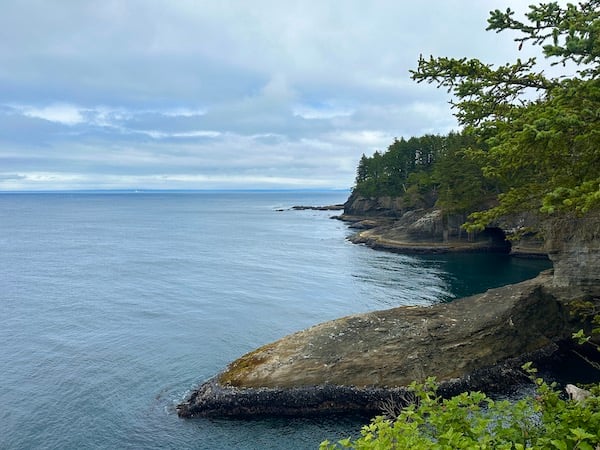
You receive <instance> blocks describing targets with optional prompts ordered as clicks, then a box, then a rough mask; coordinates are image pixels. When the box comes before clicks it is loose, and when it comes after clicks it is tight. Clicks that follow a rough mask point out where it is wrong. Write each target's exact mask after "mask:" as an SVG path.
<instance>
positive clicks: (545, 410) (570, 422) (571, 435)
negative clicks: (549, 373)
mask: <svg viewBox="0 0 600 450" xmlns="http://www.w3.org/2000/svg"><path fill="white" fill-rule="evenodd" d="M523 368H524V369H525V370H526V371H528V372H529V374H530V376H531V377H532V379H533V380H534V381H535V383H536V387H537V392H536V395H535V396H529V397H526V398H523V399H521V400H519V401H516V402H509V401H507V400H502V401H495V400H492V399H491V398H489V397H487V396H486V395H485V394H483V393H481V392H469V393H462V394H460V395H457V396H455V397H452V398H450V399H442V398H441V397H439V396H438V395H437V394H436V383H435V381H434V379H432V378H430V379H428V380H427V381H426V382H425V383H424V384H417V383H413V384H412V385H411V386H410V389H411V390H412V392H413V393H414V395H415V398H416V401H415V402H414V403H413V404H411V405H409V406H407V407H406V408H404V409H403V410H402V411H401V412H400V413H399V414H398V416H397V417H396V418H395V419H393V420H392V419H388V418H386V417H383V416H378V417H376V418H375V419H373V420H372V421H371V423H370V424H369V425H366V426H364V427H363V428H362V430H361V437H360V438H358V439H355V440H353V439H343V440H341V441H339V442H338V443H337V444H332V443H331V442H329V441H325V442H323V443H322V444H321V446H320V448H321V450H334V449H341V448H352V449H386V450H387V449H417V450H418V449H448V450H450V449H595V448H596V446H597V445H600V398H599V397H598V394H600V385H599V386H596V387H595V388H594V389H593V390H592V394H593V395H592V396H591V397H588V398H587V399H585V400H584V401H581V402H574V401H570V400H565V399H563V397H562V395H561V394H560V392H559V391H557V390H556V386H555V385H554V384H552V385H548V384H547V383H545V382H544V381H543V380H542V379H539V378H536V377H535V369H533V368H532V367H531V365H530V364H526V365H525V366H523Z"/></svg>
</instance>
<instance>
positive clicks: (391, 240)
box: [339, 194, 510, 253]
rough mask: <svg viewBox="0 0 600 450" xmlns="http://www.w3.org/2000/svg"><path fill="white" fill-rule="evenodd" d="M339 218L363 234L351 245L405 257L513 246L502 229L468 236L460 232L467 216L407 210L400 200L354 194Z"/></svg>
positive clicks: (424, 210)
mask: <svg viewBox="0 0 600 450" xmlns="http://www.w3.org/2000/svg"><path fill="white" fill-rule="evenodd" d="M339 218H340V219H342V220H345V221H348V222H350V223H351V225H350V226H351V227H353V228H357V229H360V230H362V231H358V232H357V233H356V234H355V235H353V236H351V237H350V241H352V242H354V243H357V244H366V245H368V246H370V247H372V248H375V249H380V250H390V251H398V252H405V253H443V252H452V251H457V252H468V251H487V252H502V253H506V252H508V251H510V244H509V243H508V242H507V241H506V239H505V235H504V232H503V231H502V230H501V229H500V228H488V229H486V230H484V231H483V232H480V233H473V234H468V233H467V232H466V231H464V230H463V229H462V228H461V225H462V224H463V223H464V222H465V220H466V216H465V215H460V214H453V215H447V214H443V212H442V211H441V210H440V209H436V208H433V207H428V208H421V209H414V208H408V207H407V206H406V205H405V204H404V201H403V200H402V199H401V198H394V197H376V198H366V197H361V196H359V195H356V194H352V195H351V196H350V198H349V199H348V201H347V202H346V203H345V204H344V214H343V215H342V216H340V217H339Z"/></svg>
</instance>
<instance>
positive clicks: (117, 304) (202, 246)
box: [0, 192, 547, 449]
mask: <svg viewBox="0 0 600 450" xmlns="http://www.w3.org/2000/svg"><path fill="white" fill-rule="evenodd" d="M346 196H347V193H346V192H324V193H319V192H269V193H256V192H255V193H252V192H246V193H178V194H173V193H152V194H125V193H121V194H115V193H96V194H84V193H79V194H69V193H60V194H58V193H54V194H51V193H48V194H0V319H1V322H0V342H1V345H2V346H1V347H0V403H1V405H2V407H1V408H0V448H3V449H4V448H7V449H20V448H50V449H76V448H77V449H79V448H144V449H150V448H177V449H184V448H197V449H226V448H227V449H259V448H260V449H267V448H297V449H302V448H316V447H317V446H318V443H319V442H320V441H321V440H323V439H325V438H329V439H330V440H334V439H337V438H342V437H345V436H347V435H349V434H350V433H355V432H356V429H357V428H358V427H359V424H358V423H357V422H356V421H354V420H352V419H342V418H336V419H331V420H322V419H319V420H310V419H298V420H283V419H282V420H276V419H274V420H257V421H231V420H205V419H200V420H182V419H179V418H178V417H177V415H176V412H175V409H174V406H175V404H176V403H178V402H179V401H180V400H182V399H183V397H184V396H185V395H186V393H187V392H188V391H189V390H190V389H191V388H193V387H194V386H196V385H198V384H200V383H201V382H203V381H204V380H206V379H207V378H210V377H211V376H213V375H214V374H216V373H217V372H219V371H220V370H221V369H223V368H224V367H225V366H226V365H227V363H229V362H231V361H232V360H233V359H235V358H237V357H238V356H240V355H242V354H243V353H245V352H247V351H249V350H252V349H253V348H255V347H257V346H260V345H262V344H265V343H267V342H270V341H272V340H275V339H278V338H280V337H282V336H284V335H286V334H289V333H291V332H294V331H297V330H300V329H303V328H306V327H308V326H310V325H313V324H315V323H318V322H322V321H324V320H329V319H333V318H336V317H339V316H342V315H347V314H351V313H357V312H364V311H369V310H374V309H383V308H388V307H392V306H397V305H401V304H423V305H426V304H430V303H432V302H436V301H445V300H448V299H450V298H452V297H454V296H456V295H467V294H471V293H473V292H476V291H480V290H484V289H486V288H488V287H490V286H491V285H494V284H496V285H497V284H504V283H506V282H511V281H515V280H516V279H524V278H528V277H531V276H533V275H535V273H537V272H538V271H539V270H540V269H542V268H545V267H546V265H547V263H545V262H539V261H527V260H514V259H510V258H502V257H490V256H484V255H469V256H460V257H458V256H453V257H446V258H442V257H435V258H421V259H418V258H414V257H409V256H403V255H397V254H389V253H382V252H376V251H373V250H370V249H368V248H365V247H361V246H356V245H352V244H350V243H348V242H347V241H346V240H345V237H346V236H347V235H348V233H349V231H348V230H347V228H346V226H345V225H344V224H343V223H341V222H339V221H336V220H329V218H328V217H329V216H330V215H331V212H319V211H288V210H286V211H277V210H278V209H281V208H289V207H291V206H293V205H297V204H304V205H306V204H315V205H317V204H318V205H323V204H332V203H340V202H343V201H344V200H345V198H346ZM474 268H476V270H475V269H474Z"/></svg>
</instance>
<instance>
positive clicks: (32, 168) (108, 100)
mask: <svg viewBox="0 0 600 450" xmlns="http://www.w3.org/2000/svg"><path fill="white" fill-rule="evenodd" d="M526 4H527V2H523V1H522V0H511V1H508V0H506V1H497V0H488V1H484V0H460V1H459V0H454V1H452V0H445V1H440V0H420V1H410V2H408V1H398V0H370V1H365V0H343V1H342V0H338V1H333V0H315V1H313V0H303V1H290V0H277V1H276V0H252V1H245V0H231V1H226V0H222V1H205V0H164V1H161V0H128V1H124V0H102V1H96V0H94V1H88V0H71V1H69V0H38V1H35V0H3V1H2V7H1V14H0V190H46V189H136V188H138V189H141V188H148V189H222V188H232V189H239V188H250V189H257V188H258V189H262V188H292V189H293V188H343V189H345V188H349V187H351V186H352V184H353V181H354V176H355V171H356V165H357V163H358V159H359V158H360V156H361V154H363V153H366V154H371V153H373V152H374V151H375V150H385V149H386V148H387V146H388V145H389V144H390V143H391V142H392V141H393V139H394V137H401V136H404V137H407V138H408V137H410V136H419V135H422V134H424V133H446V132H448V131H449V130H451V129H456V122H455V120H454V118H453V117H452V114H451V111H450V108H449V106H448V104H447V102H448V100H449V97H448V94H447V93H446V92H445V91H443V90H436V89H435V88H434V87H432V86H428V85H422V84H416V83H414V82H413V81H411V80H410V74H409V72H408V71H409V70H410V69H414V68H415V67H416V64H417V59H418V57H419V54H423V55H426V56H428V55H430V54H433V55H435V56H453V57H462V56H468V57H477V58H480V59H482V60H485V61H489V62H494V63H504V62H508V61H513V60H514V58H515V57H516V56H517V53H518V52H517V50H516V47H517V45H516V44H515V43H514V42H513V41H512V38H511V36H509V35H505V34H504V33H501V34H496V33H493V32H486V31H485V27H486V19H487V17H488V12H489V11H490V10H492V9H496V8H499V9H505V8H506V7H507V6H510V7H512V8H513V9H516V10H517V11H523V10H524V9H525V5H526ZM518 56H521V57H523V56H524V55H523V54H522V53H521V54H519V55H518Z"/></svg>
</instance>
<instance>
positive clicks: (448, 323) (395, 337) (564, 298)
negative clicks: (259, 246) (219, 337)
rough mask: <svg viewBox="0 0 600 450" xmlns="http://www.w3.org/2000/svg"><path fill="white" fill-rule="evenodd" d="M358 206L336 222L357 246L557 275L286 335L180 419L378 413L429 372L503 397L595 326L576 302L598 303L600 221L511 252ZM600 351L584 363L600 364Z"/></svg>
mask: <svg viewBox="0 0 600 450" xmlns="http://www.w3.org/2000/svg"><path fill="white" fill-rule="evenodd" d="M351 200H352V198H351V199H350V200H349V202H350V201H351ZM354 201H355V202H359V203H360V202H361V201H362V202H363V203H361V204H363V206H364V204H367V203H365V202H364V201H363V200H361V199H354ZM378 201H380V199H379V200H378ZM388 203H389V202H388ZM377 204H379V203H377ZM369 205H371V204H369ZM336 206H339V205H336ZM371 206H372V205H371ZM353 208H354V207H353V206H352V205H350V206H349V205H348V203H347V204H346V205H345V208H344V214H343V215H342V216H339V217H337V218H340V219H342V220H345V221H347V222H350V224H351V226H353V227H354V228H356V229H358V230H359V231H358V232H357V233H356V234H355V235H354V236H353V237H351V238H350V239H351V240H352V241H353V242H356V243H364V244H366V245H369V246H371V247H373V248H377V249H382V250H387V251H398V252H404V253H411V252H412V253H435V252H449V251H461V252H465V251H500V252H505V253H507V252H508V251H511V254H513V255H515V247H517V248H518V249H519V251H520V252H522V253H521V254H522V255H525V256H528V257H532V256H533V257H545V256H549V257H550V258H551V260H552V262H553V263H554V269H553V270H549V271H546V272H542V273H541V274H540V275H539V276H538V277H536V278H534V279H532V280H527V281H524V282H522V283H518V284H513V285H508V286H504V287H500V288H496V289H491V290H489V291H487V292H485V293H483V294H479V295H474V296H471V297H467V298H463V299H460V300H455V301H453V302H450V303H440V304H436V305H433V306H430V307H416V306H413V307H399V308H393V309H388V310H383V311H374V312H369V313H365V314H356V315H352V316H348V317H342V318H340V319H337V320H333V321H330V322H325V323H321V324H318V325H315V326H313V327H311V328H309V329H306V330H303V331H300V332H297V333H294V334H292V335H289V336H286V337H284V338H282V339H280V340H278V341H276V342H273V343H270V344H267V345H265V346H263V347H260V348H258V349H256V350H254V351H252V352H250V353H248V354H246V355H244V356H242V357H241V358H239V359H237V360H235V361H234V362H232V363H231V364H230V365H229V366H228V367H227V368H226V369H225V370H224V371H223V372H222V373H221V374H219V375H217V376H216V377H214V378H212V379H211V380H208V381H207V382H205V383H203V384H202V385H201V386H200V387H199V388H198V389H195V390H194V391H193V392H192V393H191V394H190V395H189V396H188V397H187V398H186V399H185V400H184V401H183V402H182V403H181V404H180V405H179V406H178V407H177V408H178V413H179V415H180V416H181V417H197V416H206V417H215V416H216V417H257V416H265V415H266V416H311V415H323V414H339V413H361V414H367V415H373V414H377V413H379V412H380V411H381V409H382V404H383V402H386V401H389V400H390V399H391V400H393V401H394V402H396V403H399V404H401V403H402V401H403V399H405V396H406V387H407V386H409V385H410V383H411V382H413V381H423V380H424V379H425V378H426V377H429V376H434V377H436V379H437V381H438V382H439V383H440V394H441V395H446V396H450V395H454V394H457V393H460V392H464V391H466V390H481V391H484V392H487V393H494V392H505V393H506V392H509V391H511V390H512V389H514V388H515V385H519V384H522V383H526V382H527V378H526V377H525V375H524V374H523V372H522V371H521V370H520V367H521V365H522V364H523V363H524V362H527V361H532V362H534V363H536V364H543V365H546V366H547V367H549V368H550V370H551V371H552V370H553V369H552V368H553V367H554V368H556V367H559V366H560V364H561V361H562V359H561V356H560V355H562V354H564V352H565V351H566V352H569V351H570V350H569V348H570V347H571V346H572V345H573V340H572V338H571V335H572V333H573V332H576V331H577V330H579V329H581V328H582V327H587V329H588V330H589V329H590V324H589V323H587V322H585V321H584V319H583V318H581V316H580V315H577V314H573V308H574V306H573V305H575V304H577V303H581V302H589V304H592V305H596V307H598V305H599V304H600V295H599V293H600V278H599V277H598V272H597V268H598V267H599V266H598V264H599V263H600V256H599V255H600V228H599V227H598V224H599V223H600V218H599V217H597V216H590V217H587V218H582V219H580V218H567V219H561V220H558V221H555V222H554V223H552V224H551V228H550V229H551V230H553V232H552V233H548V234H547V237H546V240H547V241H546V242H545V243H542V244H545V247H544V246H542V245H541V244H540V241H539V239H538V238H537V237H535V236H533V237H529V238H526V239H522V240H521V241H520V242H518V243H517V244H518V245H517V246H515V245H514V243H513V246H512V249H511V248H510V246H507V243H506V240H505V237H506V234H505V231H504V229H501V228H491V229H489V230H488V232H487V233H481V234H480V235H479V236H466V237H465V236H462V235H461V232H460V228H455V229H454V232H452V231H451V229H452V227H453V226H454V225H455V224H454V223H453V222H452V221H451V220H450V221H449V220H448V219H447V218H446V219H444V218H443V217H441V215H440V212H439V211H436V210H422V211H404V212H401V213H400V212H398V211H396V212H395V213H394V210H393V209H392V210H387V211H386V210H385V209H383V208H379V207H377V208H379V209H377V208H376V209H375V211H376V213H377V214H375V215H368V214H367V215H362V216H357V215H355V214H349V212H353V213H355V212H356V210H355V209H353ZM301 209H304V208H301ZM390 211H391V212H390ZM394 214H395V216H394ZM457 223H458V222H457ZM517 255H518V254H517ZM581 351H583V350H582V349H581V348H578V352H581ZM592 353H593V354H592ZM592 353H588V354H587V355H586V356H585V357H586V358H589V359H598V354H597V351H595V349H594V352H592Z"/></svg>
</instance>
